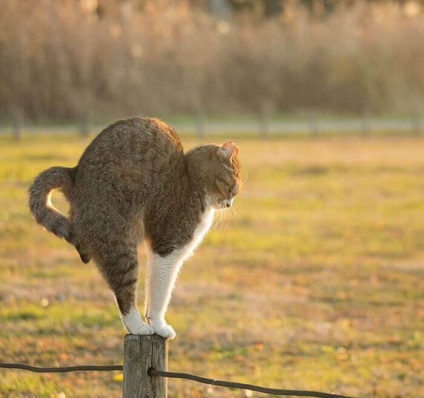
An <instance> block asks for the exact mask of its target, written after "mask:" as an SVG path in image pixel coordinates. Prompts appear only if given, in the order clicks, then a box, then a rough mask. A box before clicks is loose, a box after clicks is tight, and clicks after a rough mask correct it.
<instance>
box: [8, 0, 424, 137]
mask: <svg viewBox="0 0 424 398" xmlns="http://www.w3.org/2000/svg"><path fill="white" fill-rule="evenodd" d="M423 42H424V2H423V1H421V0H398V1H391V0H370V1H354V0H338V1H336V0H302V1H300V0H299V1H295V0H157V1H153V0H54V1H53V0H19V1H16V0H3V1H2V5H1V8H0V123H1V125H3V126H4V125H6V126H9V127H10V126H12V128H13V129H14V131H15V133H16V134H17V135H18V134H19V130H20V128H21V127H22V126H23V125H24V124H26V125H34V124H36V125H40V124H41V125H46V124H73V125H75V126H77V127H79V129H80V131H81V132H82V133H86V132H88V130H89V126H90V124H91V123H93V122H94V123H104V122H105V121H111V120H114V119H116V118H119V117H122V116H126V115H155V116H161V117H163V118H165V119H170V118H171V119H172V120H175V121H176V122H181V123H183V122H189V124H190V123H191V124H192V125H193V126H194V127H192V128H194V129H195V130H196V131H197V133H199V134H202V131H203V130H204V129H205V126H204V123H205V120H208V119H209V120H210V119H214V120H215V121H217V120H218V121H219V120H228V119H231V120H233V121H234V120H245V119H246V118H247V117H249V118H251V119H253V120H255V121H257V124H259V130H261V129H262V130H263V131H262V132H264V133H266V130H267V129H271V130H272V126H271V127H269V126H268V125H267V123H268V122H269V121H270V120H273V119H277V120H278V119H279V120H280V121H281V119H282V118H283V121H284V117H286V118H287V117H289V118H291V119H290V121H293V119H294V120H306V121H307V122H308V121H309V122H310V123H312V124H313V123H314V122H315V119H320V118H322V117H324V119H328V116H330V117H333V118H334V117H335V116H339V117H340V116H342V117H343V118H344V119H346V117H354V118H356V119H357V118H358V117H359V119H361V120H362V121H363V123H362V125H361V126H362V128H363V129H365V128H366V126H365V127H364V124H366V123H367V122H368V120H371V119H372V118H375V117H378V118H383V120H385V121H386V124H385V125H383V128H384V126H386V127H387V128H392V129H393V126H390V123H387V119H390V120H395V121H394V124H395V126H394V128H398V129H399V128H403V129H408V128H410V129H414V128H415V129H419V128H420V127H421V126H420V125H421V121H420V116H421V114H422V112H423V100H424V67H423V64H424V46H423ZM399 120H400V122H399ZM402 121H403V124H402ZM396 123H398V125H396ZM399 123H400V124H399ZM352 127H354V128H358V125H356V126H354V125H352V126H351V128H350V129H352ZM296 128H297V129H299V126H296V125H290V123H287V124H286V125H284V124H282V123H280V125H279V128H278V127H274V129H276V130H278V129H280V130H284V129H288V130H290V131H291V130H296ZM311 128H316V126H315V127H314V126H312V127H311ZM343 128H344V129H349V125H345V126H344V127H343V124H342V125H340V127H339V129H343ZM215 129H218V130H219V129H220V126H219V125H217V126H216V127H215ZM221 129H222V128H221ZM234 129H237V128H236V127H234ZM336 129H337V128H336Z"/></svg>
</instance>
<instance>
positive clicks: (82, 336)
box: [0, 135, 424, 398]
mask: <svg viewBox="0 0 424 398" xmlns="http://www.w3.org/2000/svg"><path fill="white" fill-rule="evenodd" d="M88 142H89V141H88V140H87V139H82V138H79V137H77V136H75V137H74V136H70V135H63V136H53V135H36V136H26V137H24V140H22V141H21V142H14V141H12V140H11V139H8V138H5V137H0V190H1V194H0V303H1V306H0V322H1V326H2V327H1V328H0V353H1V360H2V361H10V362H24V363H29V364H35V365H40V366H43V365H45V366H55V365H74V364H90V363H93V364H94V363H96V364H111V363H114V364H119V363H122V353H123V336H124V329H123V327H122V325H121V321H120V319H119V316H118V313H117V310H116V308H115V305H114V303H113V300H112V296H111V294H110V292H109V291H108V289H107V288H106V286H105V284H104V282H103V281H102V279H101V277H100V275H99V273H98V272H97V270H96V269H95V267H94V265H93V264H89V265H84V264H82V263H81V262H80V261H79V258H78V255H77V253H76V252H75V250H74V249H73V248H72V247H70V246H69V245H67V244H66V243H65V242H64V241H61V240H59V239H57V238H56V237H54V236H52V235H51V234H48V233H46V232H44V231H43V230H42V229H41V228H39V227H38V226H36V224H35V222H34V221H33V220H32V217H31V216H30V214H29V212H28V210H27V205H26V203H27V194H26V190H27V188H28V186H29V184H30V182H31V180H32V179H33V178H34V176H35V175H36V174H37V173H38V172H40V171H41V170H43V169H45V168H47V167H50V166H53V165H69V166H71V165H75V163H76V162H77V160H78V158H79V156H80V154H81V153H82V151H83V149H84V148H85V146H86V145H87V144H88ZM195 144H197V142H195V141H193V140H185V147H186V148H187V149H188V148H190V147H191V146H193V145H195ZM239 146H240V154H241V161H242V164H243V167H244V177H245V184H244V189H243V192H242V193H241V194H240V196H239V197H238V198H237V199H236V202H235V207H234V209H235V211H234V212H232V211H230V212H228V213H225V214H222V215H221V216H220V217H217V222H216V224H217V225H216V227H215V228H214V229H213V230H212V231H211V232H210V233H209V235H208V236H207V238H206V239H205V241H204V242H203V244H202V246H201V247H200V248H199V249H198V250H197V252H196V254H195V256H194V257H193V258H192V259H191V260H190V261H189V262H188V263H187V264H186V265H185V267H184V269H183V271H182V273H181V276H180V278H179V281H178V284H177V287H176V290H175V294H174V297H173V301H172V304H171V307H170V309H169V314H168V320H169V322H170V323H171V324H172V325H173V326H174V327H175V329H176V330H177V338H176V339H175V340H173V341H172V342H171V343H170V353H169V368H170V370H173V371H183V372H194V373H196V374H199V375H204V376H207V377H213V378H220V379H230V380H234V381H241V382H248V383H256V384H261V385H265V386H269V387H275V388H297V389H311V390H320V391H327V392H338V393H341V394H347V395H358V396H367V397H371V396H372V397H393V398H395V397H417V396H419V394H420V393H419V391H422V389H423V384H424V382H423V380H424V368H423V366H422V364H423V363H424V332H423V330H424V304H423V303H424V290H423V288H422V281H423V273H424V239H423V236H424V200H423V198H424V183H423V181H424V180H423V177H424V156H423V154H424V138H422V137H408V138H394V137H390V138H384V137H374V138H368V139H363V138H359V137H356V138H347V137H346V138H337V137H326V138H320V139H307V138H305V137H303V138H301V139H295V138H293V137H290V138H289V139H281V140H268V141H257V140H253V139H242V140H240V142H239ZM62 206H63V203H62ZM140 261H141V262H145V256H144V253H143V250H141V251H140ZM141 272H142V275H141V277H142V278H143V276H144V273H145V270H144V269H142V271H141ZM140 297H143V284H141V285H140ZM141 306H142V304H141ZM169 388H170V394H169V396H170V397H171V398H173V397H175V398H180V397H181V398H183V397H208V396H213V397H240V396H241V395H240V392H238V391H232V390H226V389H220V388H211V387H208V386H203V385H197V384H194V383H192V382H185V381H178V380H171V381H170V383H169ZM0 396H7V397H49V398H50V397H62V398H63V397H65V396H66V397H68V398H69V397H87V396H90V397H119V396H121V380H120V375H119V373H116V372H115V373H112V372H111V373H94V374H91V373H90V374H84V373H75V374H66V375H49V374H48V375H38V374H32V373H27V372H24V371H11V370H7V371H6V370H0ZM253 396H254V397H260V396H263V395H260V394H253Z"/></svg>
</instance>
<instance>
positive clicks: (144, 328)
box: [128, 322, 155, 336]
mask: <svg viewBox="0 0 424 398" xmlns="http://www.w3.org/2000/svg"><path fill="white" fill-rule="evenodd" d="M128 331H129V332H130V333H131V334H139V335H143V336H146V335H151V334H154V333H155V330H154V329H153V328H152V327H151V326H150V325H148V324H147V323H144V322H143V323H141V324H139V325H137V326H133V327H131V329H130V330H128Z"/></svg>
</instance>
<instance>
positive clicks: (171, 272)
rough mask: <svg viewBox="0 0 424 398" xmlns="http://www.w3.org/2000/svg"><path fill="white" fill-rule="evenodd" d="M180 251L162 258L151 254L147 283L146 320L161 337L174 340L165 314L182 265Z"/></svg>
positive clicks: (172, 331)
mask: <svg viewBox="0 0 424 398" xmlns="http://www.w3.org/2000/svg"><path fill="white" fill-rule="evenodd" d="M182 257H183V256H182V253H181V251H180V250H175V251H174V252H172V253H170V254H168V255H167V256H161V255H159V254H157V253H151V254H150V256H149V262H148V272H147V281H146V319H147V321H148V323H149V324H150V325H151V326H152V327H153V329H154V330H155V333H156V334H158V335H159V336H162V337H165V338H169V339H173V338H174V337H175V335H176V333H175V331H174V329H173V328H172V326H170V325H168V324H167V323H166V321H165V313H166V309H167V308H168V304H169V302H170V300H171V294H172V290H173V288H174V284H175V280H176V279H177V275H178V271H179V270H180V268H181V265H182V262H183V261H182Z"/></svg>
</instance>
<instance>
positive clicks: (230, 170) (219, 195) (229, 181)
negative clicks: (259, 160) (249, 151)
mask: <svg viewBox="0 0 424 398" xmlns="http://www.w3.org/2000/svg"><path fill="white" fill-rule="evenodd" d="M213 152H214V153H213V155H212V159H211V160H212V165H213V166H212V175H211V177H212V178H211V180H210V187H209V194H210V196H211V206H212V207H213V208H214V209H225V208H228V207H231V206H232V204H233V199H234V197H235V196H236V195H237V194H238V193H239V191H240V188H241V177H240V163H239V161H238V158H237V155H238V148H237V146H236V145H235V144H234V142H233V141H227V142H225V143H224V144H222V145H221V146H218V145H217V146H216V147H215V149H214V151H213Z"/></svg>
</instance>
